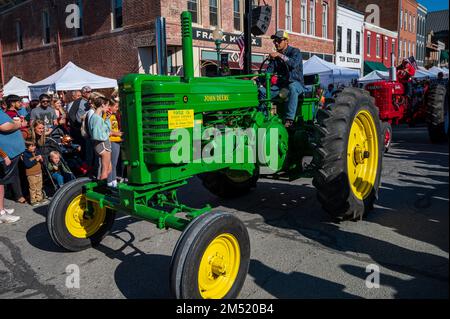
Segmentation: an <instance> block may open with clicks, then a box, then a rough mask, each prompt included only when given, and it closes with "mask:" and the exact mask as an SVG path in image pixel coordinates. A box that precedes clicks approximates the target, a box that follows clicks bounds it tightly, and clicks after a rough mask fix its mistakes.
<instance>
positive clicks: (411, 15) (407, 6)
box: [398, 0, 418, 60]
mask: <svg viewBox="0 0 450 319" xmlns="http://www.w3.org/2000/svg"><path fill="white" fill-rule="evenodd" d="M417 6H418V4H417V1H416V0H401V1H400V8H399V10H400V21H399V29H398V57H399V60H401V59H404V58H408V57H410V56H415V55H416V43H417V36H416V27H417Z"/></svg>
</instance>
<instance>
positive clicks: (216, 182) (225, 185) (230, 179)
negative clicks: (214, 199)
mask: <svg viewBox="0 0 450 319" xmlns="http://www.w3.org/2000/svg"><path fill="white" fill-rule="evenodd" d="M198 177H199V178H200V179H201V180H202V182H203V186H204V187H205V188H206V189H207V190H209V191H210V192H211V193H213V194H214V195H216V196H218V197H221V198H237V197H240V196H243V195H245V194H247V193H248V192H249V191H250V190H251V189H252V188H254V187H256V182H257V181H258V178H259V170H258V168H255V171H254V173H253V175H250V174H248V173H247V172H239V171H228V172H224V171H218V172H208V173H203V174H200V175H198Z"/></svg>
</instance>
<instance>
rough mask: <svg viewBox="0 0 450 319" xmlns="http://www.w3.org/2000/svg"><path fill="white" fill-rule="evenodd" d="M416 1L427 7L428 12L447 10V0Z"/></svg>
mask: <svg viewBox="0 0 450 319" xmlns="http://www.w3.org/2000/svg"><path fill="white" fill-rule="evenodd" d="M417 2H419V3H420V4H422V5H424V6H425V7H427V9H428V12H431V11H439V10H448V1H447V0H417Z"/></svg>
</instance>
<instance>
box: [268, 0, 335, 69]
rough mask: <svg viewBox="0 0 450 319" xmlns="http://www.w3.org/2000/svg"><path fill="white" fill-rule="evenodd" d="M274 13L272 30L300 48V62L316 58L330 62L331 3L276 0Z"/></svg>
mask: <svg viewBox="0 0 450 319" xmlns="http://www.w3.org/2000/svg"><path fill="white" fill-rule="evenodd" d="M276 12H277V14H276V17H275V26H276V29H286V30H287V31H288V32H289V34H290V43H291V44H292V45H293V46H295V47H298V48H300V49H301V51H302V52H303V59H304V60H307V59H309V58H310V57H311V56H312V55H317V56H318V57H320V58H322V59H324V60H326V61H329V62H334V50H335V49H334V39H335V34H336V1H335V0H280V1H276ZM272 22H273V20H272Z"/></svg>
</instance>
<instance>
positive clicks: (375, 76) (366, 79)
mask: <svg viewBox="0 0 450 319" xmlns="http://www.w3.org/2000/svg"><path fill="white" fill-rule="evenodd" d="M382 80H389V72H386V71H372V72H370V73H369V74H367V75H366V76H363V77H362V78H360V79H358V82H359V83H364V84H366V83H373V82H378V81H382Z"/></svg>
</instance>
